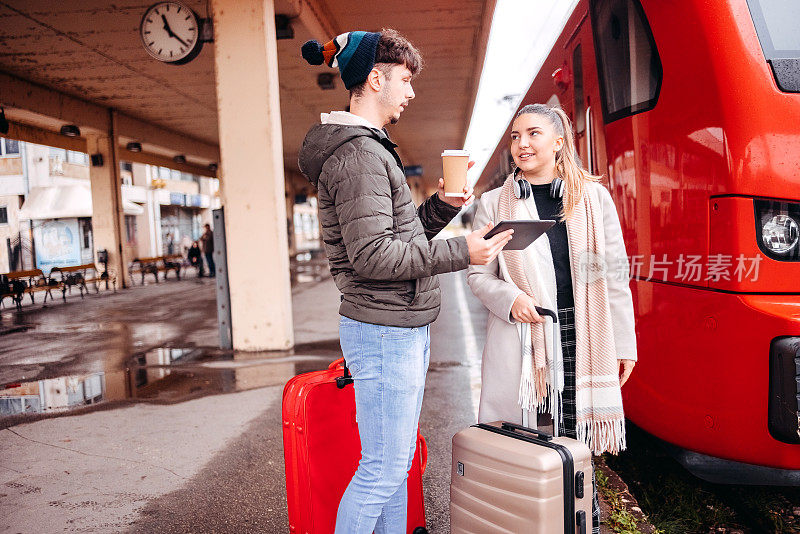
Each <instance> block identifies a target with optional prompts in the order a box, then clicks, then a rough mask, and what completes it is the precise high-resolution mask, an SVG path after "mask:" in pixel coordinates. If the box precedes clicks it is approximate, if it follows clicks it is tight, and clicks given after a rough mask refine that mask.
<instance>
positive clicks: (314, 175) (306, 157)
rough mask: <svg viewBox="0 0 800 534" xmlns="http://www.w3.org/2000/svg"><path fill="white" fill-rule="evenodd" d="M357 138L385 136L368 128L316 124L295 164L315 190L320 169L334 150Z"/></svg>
mask: <svg viewBox="0 0 800 534" xmlns="http://www.w3.org/2000/svg"><path fill="white" fill-rule="evenodd" d="M357 137H372V138H375V139H378V140H380V139H381V138H382V137H386V134H385V133H383V132H382V131H381V130H378V129H376V128H370V127H368V126H362V125H353V124H341V123H334V122H326V123H323V124H317V125H316V126H314V127H313V128H311V130H309V132H308V133H307V134H306V138H305V140H304V141H303V146H302V147H301V148H300V154H299V156H298V158H297V163H298V165H299V167H300V172H302V173H303V175H304V176H305V177H306V179H307V180H308V181H309V182H311V185H313V186H314V187H315V188H316V187H317V183H318V182H319V175H320V173H321V172H322V167H323V165H325V162H326V161H327V160H328V158H329V157H331V155H332V154H333V153H334V152H336V150H337V149H338V148H339V147H340V146H342V145H344V144H345V143H348V142H350V141H352V140H353V139H355V138H357Z"/></svg>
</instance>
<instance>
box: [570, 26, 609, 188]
mask: <svg viewBox="0 0 800 534" xmlns="http://www.w3.org/2000/svg"><path fill="white" fill-rule="evenodd" d="M566 49H567V56H568V58H569V65H570V68H571V70H572V94H571V95H570V96H571V100H572V102H570V104H571V107H572V113H571V115H572V122H573V126H574V129H575V145H576V149H577V151H578V156H579V157H580V160H581V163H583V165H584V166H585V167H586V168H587V169H588V170H589V171H590V172H591V173H593V174H603V173H604V172H605V170H604V169H605V167H606V154H605V135H604V132H603V122H602V112H601V111H600V107H599V105H600V100H599V87H598V82H597V72H596V70H595V67H594V45H593V43H592V30H591V24H590V22H589V14H588V12H587V13H586V14H584V16H583V18H582V19H581V20H580V22H579V23H578V27H577V28H575V30H574V32H573V33H572V36H571V38H570V40H569V41H568V42H567V44H566ZM598 117H599V120H598Z"/></svg>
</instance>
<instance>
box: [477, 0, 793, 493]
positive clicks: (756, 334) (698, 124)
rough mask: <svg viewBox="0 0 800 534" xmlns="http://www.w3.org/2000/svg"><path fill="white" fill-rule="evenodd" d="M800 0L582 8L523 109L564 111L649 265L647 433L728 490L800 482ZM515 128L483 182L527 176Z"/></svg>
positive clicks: (644, 279)
mask: <svg viewBox="0 0 800 534" xmlns="http://www.w3.org/2000/svg"><path fill="white" fill-rule="evenodd" d="M798 17H800V4H798V3H797V2H790V1H779V0H774V1H772V0H682V1H681V2H664V1H663V0H582V1H581V2H579V3H578V5H577V7H576V8H575V11H574V12H573V13H572V15H571V17H570V18H569V20H568V22H567V24H566V26H565V28H564V31H563V32H562V33H561V36H560V37H559V38H558V40H557V41H556V43H555V45H554V47H553V49H552V51H551V52H550V54H549V56H548V58H547V60H546V61H545V63H544V65H543V67H542V69H541V70H540V72H539V74H538V76H537V77H536V79H535V80H534V82H533V83H532V85H531V87H530V90H529V91H528V93H527V95H526V96H525V98H524V99H523V100H522V104H521V105H524V104H529V103H534V102H549V103H551V104H553V103H558V104H560V105H561V107H562V108H563V109H564V110H565V111H567V113H569V114H570V116H571V117H572V119H573V122H574V124H575V130H576V132H577V137H576V142H577V144H578V146H579V155H580V157H581V159H582V161H583V162H585V164H586V165H587V166H588V167H590V168H591V170H593V171H594V172H595V173H597V174H603V175H605V180H606V182H605V183H606V185H607V186H608V188H609V190H610V191H611V193H612V195H613V197H614V200H615V202H616V205H617V210H618V212H619V215H620V220H621V223H622V229H623V232H624V235H625V242H626V244H627V249H628V254H629V257H630V262H631V272H630V276H631V288H632V290H633V297H634V305H635V308H636V315H637V337H638V344H639V363H638V365H637V367H636V370H635V371H634V373H633V375H632V377H631V379H630V381H629V382H628V384H627V385H626V386H625V388H624V391H623V395H624V400H625V408H626V414H627V416H628V418H629V419H630V420H631V421H633V422H634V423H635V424H636V425H637V426H639V427H641V428H643V429H644V430H646V431H647V432H649V433H650V434H652V435H655V436H656V437H658V438H660V439H662V440H664V441H666V442H667V443H670V444H672V445H674V446H675V450H676V451H678V458H679V459H680V460H681V461H682V462H683V463H684V465H686V466H687V467H688V468H689V469H690V470H692V471H693V472H694V473H695V474H697V475H698V476H700V477H702V478H705V479H708V480H712V481H716V482H737V483H742V482H750V483H761V484H783V485H800V428H799V426H798V425H799V423H800V411H798V410H799V409H800V406H798V403H799V402H800V245H799V244H798V225H800V93H798V91H800V33H798V32H797V31H796V28H797V25H796V21H797V20H798ZM508 139H509V134H508V132H507V133H506V134H505V135H504V137H503V139H501V141H500V143H499V145H498V147H497V149H496V150H495V152H494V154H493V156H492V159H491V160H490V162H489V164H488V165H487V167H486V170H485V171H484V173H483V175H482V176H481V179H480V180H479V182H478V184H477V187H476V189H477V190H478V191H482V190H487V189H490V188H493V187H496V186H498V185H499V184H500V183H501V182H502V180H503V179H504V178H505V176H506V175H507V173H508V172H509V170H510V166H509V153H508V148H507V147H508Z"/></svg>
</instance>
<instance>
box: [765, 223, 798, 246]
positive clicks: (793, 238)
mask: <svg viewBox="0 0 800 534" xmlns="http://www.w3.org/2000/svg"><path fill="white" fill-rule="evenodd" d="M797 230H798V229H797V221H795V220H794V219H792V218H791V217H789V216H788V215H775V216H774V217H773V218H771V219H769V220H768V221H767V222H766V223H764V225H763V226H762V227H761V232H762V233H761V238H762V239H763V240H764V245H766V246H767V248H769V249H770V250H772V252H774V253H776V254H787V253H788V252H789V251H791V250H792V249H793V248H794V247H795V246H797Z"/></svg>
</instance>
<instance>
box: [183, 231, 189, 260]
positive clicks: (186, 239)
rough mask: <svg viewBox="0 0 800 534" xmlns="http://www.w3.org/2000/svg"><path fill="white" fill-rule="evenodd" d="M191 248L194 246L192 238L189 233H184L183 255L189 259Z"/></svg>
mask: <svg viewBox="0 0 800 534" xmlns="http://www.w3.org/2000/svg"><path fill="white" fill-rule="evenodd" d="M190 248H192V239H191V238H190V237H189V236H188V235H186V234H184V235H183V237H182V238H181V256H183V257H184V258H186V259H187V260H188V259H189V249H190Z"/></svg>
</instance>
